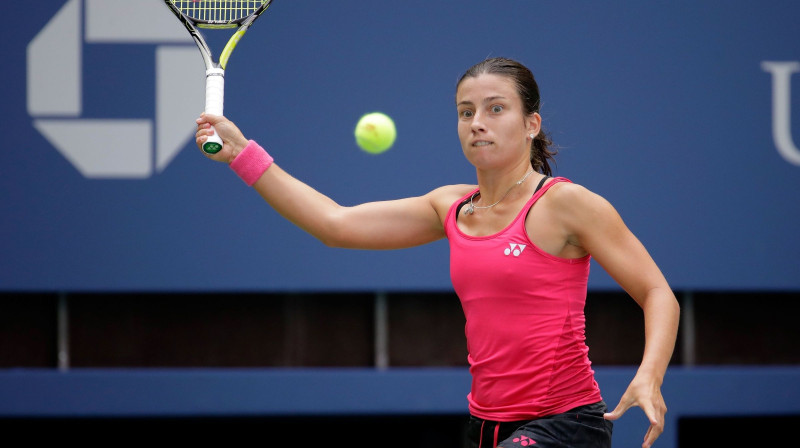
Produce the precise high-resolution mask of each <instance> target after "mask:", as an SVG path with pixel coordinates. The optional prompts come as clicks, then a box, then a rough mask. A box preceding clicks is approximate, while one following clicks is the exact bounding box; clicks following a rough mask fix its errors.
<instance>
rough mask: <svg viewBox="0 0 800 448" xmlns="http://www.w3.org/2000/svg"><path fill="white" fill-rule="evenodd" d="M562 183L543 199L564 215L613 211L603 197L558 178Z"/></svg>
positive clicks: (550, 190) (581, 186)
mask: <svg viewBox="0 0 800 448" xmlns="http://www.w3.org/2000/svg"><path fill="white" fill-rule="evenodd" d="M557 179H560V180H561V181H559V182H557V183H555V184H553V185H552V187H551V188H550V189H549V190H548V192H547V194H546V195H544V197H543V198H542V199H545V198H546V199H545V201H543V202H547V203H549V204H550V205H553V206H554V207H555V208H557V209H558V210H560V211H561V212H564V213H572V214H574V213H580V214H584V213H588V214H589V215H591V214H594V213H603V212H605V211H610V210H613V207H612V206H611V204H610V203H609V202H608V201H607V200H606V199H605V198H604V197H603V196H601V195H599V194H597V193H595V192H594V191H592V190H590V189H589V188H587V187H585V186H583V185H581V184H578V183H575V182H572V181H570V180H567V179H565V178H557Z"/></svg>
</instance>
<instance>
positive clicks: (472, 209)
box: [464, 170, 533, 215]
mask: <svg viewBox="0 0 800 448" xmlns="http://www.w3.org/2000/svg"><path fill="white" fill-rule="evenodd" d="M532 173H533V170H530V171H528V172H527V173H526V174H525V175H524V176H522V179H520V180H518V181H517V183H515V184H514V185H512V186H510V187H509V188H508V190H506V194H504V195H503V197H502V198H500V199H499V200H498V201H497V202H495V203H494V204H492V205H483V206H480V205H475V204H473V203H472V201H473V200H474V199H475V196H477V195H479V194H480V192H481V191H480V190H478V191H476V192H475V193H472V196H470V197H469V205H468V206H467V208H466V209H464V214H465V215H471V214H473V213H475V209H476V208H492V207H494V206H495V205H497V204H499V203H500V201H502V200H503V199H505V198H506V196H508V193H509V192H510V191H511V189H512V188H514V187H516V186H517V185H519V184H521V183H523V182H525V179H527V178H528V176H530V175H531V174H532Z"/></svg>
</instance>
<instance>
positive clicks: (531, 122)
mask: <svg viewBox="0 0 800 448" xmlns="http://www.w3.org/2000/svg"><path fill="white" fill-rule="evenodd" d="M525 124H526V126H527V128H528V135H529V136H530V137H531V140H533V139H534V138H536V136H537V135H538V134H539V131H541V130H542V116H541V115H539V112H534V113H532V114H530V115H528V116H527V118H526V119H525Z"/></svg>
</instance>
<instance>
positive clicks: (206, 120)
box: [195, 113, 248, 164]
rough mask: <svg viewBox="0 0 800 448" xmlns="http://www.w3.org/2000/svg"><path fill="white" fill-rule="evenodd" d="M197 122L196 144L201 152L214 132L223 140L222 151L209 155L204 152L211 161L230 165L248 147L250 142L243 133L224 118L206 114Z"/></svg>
mask: <svg viewBox="0 0 800 448" xmlns="http://www.w3.org/2000/svg"><path fill="white" fill-rule="evenodd" d="M196 122H197V133H195V142H196V143H197V147H198V148H200V150H201V151H202V147H203V143H205V142H206V140H208V136H210V135H213V134H214V130H216V132H217V133H218V134H219V136H220V138H221V139H222V149H221V150H220V151H219V152H217V153H216V154H208V153H207V152H205V151H203V154H205V156H206V157H208V158H209V159H211V160H216V161H217V162H225V163H228V164H230V163H231V162H232V161H233V159H234V158H235V157H236V156H237V155H238V154H239V153H240V152H241V151H242V150H243V149H244V147H245V146H247V143H248V140H247V138H245V136H244V134H242V131H240V130H239V128H238V127H236V125H235V124H233V122H232V121H230V120H228V119H227V118H225V117H223V116H219V115H206V114H205V113H204V114H202V115H200V118H198V119H197V120H196ZM212 126H213V129H212Z"/></svg>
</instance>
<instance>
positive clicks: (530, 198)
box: [196, 58, 679, 448]
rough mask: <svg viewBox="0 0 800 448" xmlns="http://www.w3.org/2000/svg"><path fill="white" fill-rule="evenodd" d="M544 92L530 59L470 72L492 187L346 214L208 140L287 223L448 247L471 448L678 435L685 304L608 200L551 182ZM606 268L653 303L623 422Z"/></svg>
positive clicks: (469, 139) (483, 173) (234, 142)
mask: <svg viewBox="0 0 800 448" xmlns="http://www.w3.org/2000/svg"><path fill="white" fill-rule="evenodd" d="M539 106H540V98H539V88H538V85H537V83H536V81H535V79H534V77H533V75H532V73H531V72H530V70H529V69H528V68H526V67H525V66H523V65H522V64H520V63H519V62H517V61H514V60H510V59H505V58H492V59H487V60H484V61H481V62H480V63H478V64H476V65H475V66H473V67H471V68H470V69H469V70H467V72H465V73H464V75H463V76H462V77H461V79H460V80H459V82H458V84H457V88H456V109H457V112H458V136H459V140H460V141H461V149H462V151H463V153H464V156H465V157H466V158H467V160H468V161H469V162H470V163H471V164H472V165H474V166H475V174H476V178H477V185H446V186H442V187H439V188H437V189H435V190H433V191H431V192H429V193H427V194H425V195H422V196H418V197H409V198H405V199H399V200H391V201H380V202H370V203H365V204H360V205H356V206H352V207H345V206H341V205H339V204H337V203H336V202H334V201H333V200H331V199H330V198H329V197H327V196H325V195H323V194H322V193H320V192H318V191H316V190H314V189H313V188H312V187H310V186H309V185H306V184H304V183H302V182H300V181H299V180H297V179H296V178H294V177H292V176H291V175H289V174H288V173H287V172H285V171H284V170H282V169H281V168H280V167H279V166H278V165H277V164H275V163H273V158H272V157H271V156H270V155H269V154H267V152H266V151H265V150H264V149H263V148H262V147H261V146H259V145H258V144H257V143H256V142H255V141H253V140H248V139H247V138H245V137H244V135H243V134H242V132H241V131H240V130H239V129H238V128H237V127H236V126H235V125H234V124H233V123H232V122H230V121H229V120H227V119H225V118H224V117H220V116H207V115H203V116H201V117H200V118H199V119H198V120H197V125H198V130H197V134H196V140H197V144H198V145H199V146H202V144H203V143H204V142H205V141H206V139H207V138H208V137H209V135H210V134H212V133H213V132H214V131H213V130H211V126H214V127H215V128H216V132H218V133H219V135H220V136H221V137H222V140H223V148H222V150H221V151H220V152H219V153H217V154H213V155H210V154H206V156H207V157H209V158H211V159H213V160H216V161H220V162H225V163H228V164H229V165H230V167H231V168H232V169H233V170H234V171H235V172H236V173H237V174H238V175H239V176H240V177H241V178H242V180H243V181H244V182H245V183H247V184H248V185H251V186H252V187H253V188H254V189H255V190H256V191H257V192H258V193H259V194H260V195H261V196H262V197H263V198H264V200H265V201H266V202H267V203H268V204H269V205H270V206H272V207H273V208H274V209H275V210H276V211H277V212H278V213H280V214H281V215H283V216H284V217H285V218H286V219H288V220H290V221H291V222H293V223H294V224H296V225H297V226H299V227H300V228H302V229H303V230H305V231H307V232H308V233H310V234H311V235H313V236H314V237H316V238H318V239H319V240H320V241H322V242H323V243H325V244H326V245H328V246H332V247H346V248H357V249H398V248H406V247H412V246H417V245H421V244H426V243H430V242H432V241H436V240H439V239H441V238H447V239H448V241H449V244H450V253H451V257H450V271H451V279H452V282H453V287H454V289H455V291H456V293H457V294H458V297H459V299H460V300H461V304H462V307H463V310H464V314H465V316H466V337H467V348H468V352H469V356H468V361H469V364H470V372H471V374H472V386H471V390H470V393H469V395H468V397H467V399H468V405H469V412H470V415H471V417H470V423H469V427H468V429H467V432H468V434H467V437H466V439H467V441H468V442H467V445H468V446H469V447H476V448H483V447H487V448H488V447H505V448H510V447H521V446H533V447H535V448H556V447H558V448H563V447H572V448H589V447H595V448H596V447H609V446H611V433H612V426H613V423H612V422H613V421H614V420H617V419H618V418H620V417H621V416H622V415H623V414H624V413H625V412H626V411H627V410H628V409H629V408H631V407H634V406H638V407H640V408H641V409H642V410H643V411H644V413H645V414H646V416H647V418H648V419H649V422H650V426H649V428H648V429H647V431H646V434H645V436H644V440H643V443H642V446H643V447H644V448H647V447H650V446H651V445H652V444H653V442H654V441H655V440H656V438H657V437H658V436H659V435H660V434H661V433H662V432H663V429H664V415H665V413H666V410H667V408H666V405H665V403H664V399H663V397H662V394H661V384H662V381H663V379H664V374H665V372H666V369H667V365H668V363H669V360H670V358H671V356H672V352H673V349H674V346H675V338H676V334H677V329H678V319H679V307H678V302H677V300H676V299H675V296H674V294H673V292H672V290H671V288H670V286H669V285H668V283H667V281H666V279H665V278H664V276H663V274H662V273H661V271H660V269H659V268H658V266H657V265H656V263H655V262H654V261H653V259H652V257H651V256H650V255H649V253H648V252H647V250H646V249H645V247H644V246H643V245H642V244H641V242H640V241H639V240H638V239H637V238H636V237H635V236H634V234H633V233H632V232H631V231H630V230H629V229H628V228H627V226H626V225H625V224H624V222H623V220H622V219H621V217H620V216H619V214H618V213H617V211H616V210H615V209H614V207H613V206H612V205H611V204H610V203H609V202H608V201H606V200H605V199H604V198H602V197H601V196H599V195H597V194H595V193H593V192H591V191H590V190H588V189H586V188H585V187H583V186H580V185H578V184H575V183H572V182H571V181H570V180H568V179H566V178H563V177H555V178H554V177H552V175H553V174H552V170H551V168H550V162H551V161H553V160H554V155H555V152H556V151H555V150H554V149H553V147H552V145H551V141H550V139H549V137H548V135H547V133H546V132H545V130H544V129H542V118H541V115H540V114H539ZM591 258H594V259H595V260H596V261H597V263H598V264H600V265H601V266H602V267H603V268H604V269H605V270H606V271H607V272H608V273H609V274H610V275H611V277H612V278H614V280H615V281H617V282H618V283H619V285H620V286H621V287H622V288H623V289H624V290H625V291H627V292H628V294H629V295H630V296H631V297H632V298H633V300H635V301H636V303H638V304H639V306H641V308H642V310H643V313H644V322H645V328H644V332H645V347H644V353H643V357H642V361H641V364H640V366H639V368H638V370H637V373H636V375H635V376H634V378H633V379H632V381H631V383H630V384H629V386H628V388H627V390H626V391H625V393H624V394H623V396H622V397H621V399H620V400H619V403H618V404H617V406H616V407H615V408H614V409H613V410H612V411H611V412H609V411H608V409H607V407H606V404H605V402H604V399H603V397H602V395H601V393H600V389H599V387H598V385H597V382H596V381H595V378H594V371H593V370H592V368H591V363H590V361H589V357H588V347H587V346H586V344H585V336H584V328H585V325H584V324H585V316H584V312H583V309H584V304H585V301H586V293H587V283H588V276H589V263H590V259H591Z"/></svg>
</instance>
